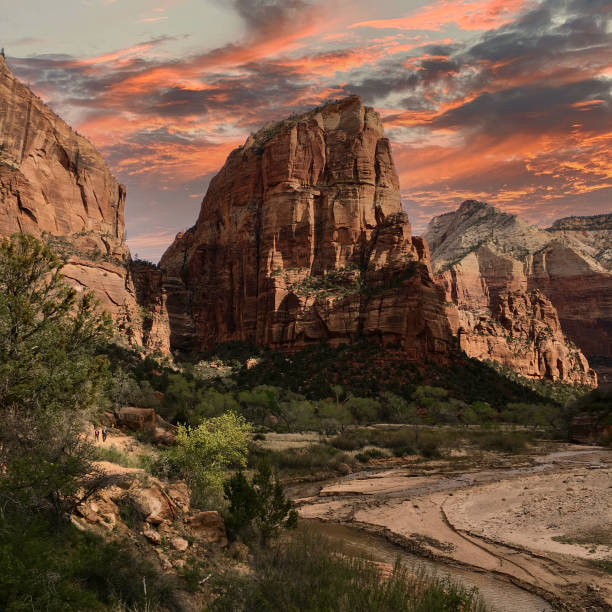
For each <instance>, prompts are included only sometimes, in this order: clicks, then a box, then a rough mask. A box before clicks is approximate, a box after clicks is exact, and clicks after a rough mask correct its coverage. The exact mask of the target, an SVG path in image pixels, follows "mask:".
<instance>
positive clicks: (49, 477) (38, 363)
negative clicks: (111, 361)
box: [0, 235, 110, 515]
mask: <svg viewBox="0 0 612 612" xmlns="http://www.w3.org/2000/svg"><path fill="white" fill-rule="evenodd" d="M61 266H62V262H61V261H60V260H59V259H58V257H57V256H56V255H54V253H53V252H52V251H51V250H50V248H49V247H48V246H46V245H44V244H42V243H41V242H39V241H38V240H36V239H35V238H32V237H30V236H25V235H15V236H13V237H12V238H10V239H3V240H2V241H1V242H0V465H2V466H3V469H2V470H0V501H1V502H2V503H3V504H8V505H9V506H11V507H19V508H22V509H26V510H27V509H37V510H51V511H53V512H55V513H56V514H57V515H62V514H64V513H66V512H69V511H70V510H71V509H72V508H73V507H74V506H75V504H76V503H77V502H78V498H79V497H80V495H88V494H90V493H91V491H92V490H93V489H95V487H96V486H98V485H99V484H100V483H101V482H102V481H103V480H104V479H103V478H102V476H101V475H100V474H98V473H96V472H95V470H92V463H91V462H92V459H93V458H94V449H93V447H92V445H90V444H89V443H88V442H87V441H86V440H85V439H84V438H83V437H82V436H81V435H80V432H81V430H82V427H83V418H84V416H85V414H86V410H87V409H88V408H90V407H92V406H93V405H94V403H95V402H96V400H97V399H98V398H99V397H100V394H101V391H102V389H103V386H104V384H105V381H106V379H107V360H106V358H104V357H100V356H96V352H97V351H98V350H99V348H100V347H101V346H103V345H104V344H105V343H106V342H107V341H108V338H109V336H110V321H109V317H108V316H107V315H104V314H100V313H98V312H97V311H96V303H95V300H94V298H93V294H91V293H85V294H82V295H81V296H80V297H77V294H76V292H75V291H74V290H73V289H71V288H70V287H68V286H67V285H66V284H65V283H64V282H63V279H62V276H61V274H60V268H61Z"/></svg>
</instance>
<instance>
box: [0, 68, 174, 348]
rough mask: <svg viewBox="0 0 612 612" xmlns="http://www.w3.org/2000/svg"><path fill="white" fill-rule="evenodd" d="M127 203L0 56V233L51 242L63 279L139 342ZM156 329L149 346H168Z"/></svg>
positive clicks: (86, 148) (97, 161) (94, 156)
mask: <svg viewBox="0 0 612 612" xmlns="http://www.w3.org/2000/svg"><path fill="white" fill-rule="evenodd" d="M124 206H125V188H124V187H123V185H119V184H117V182H116V181H115V179H114V178H113V176H112V175H111V173H110V170H109V169H108V167H107V166H106V164H105V163H104V160H103V159H102V157H101V155H100V154H99V153H98V152H97V151H96V149H95V148H94V147H93V145H92V144H91V143H90V142H89V141H88V140H87V139H85V138H83V137H82V136H80V135H79V134H77V133H76V132H74V131H73V130H72V129H71V128H70V127H69V126H68V125H67V124H66V123H65V122H64V121H62V120H61V119H60V118H59V117H58V116H57V115H56V114H55V113H54V112H53V111H51V110H50V109H49V108H48V107H47V106H45V104H44V103H43V102H42V101H41V100H40V99H39V98H38V97H36V96H35V95H34V94H33V93H32V92H31V91H30V90H29V89H28V88H27V87H25V86H24V85H23V84H22V83H20V82H19V81H18V80H17V79H16V78H15V77H14V76H13V74H12V73H11V71H10V69H9V68H8V66H7V64H6V62H5V60H4V58H3V57H1V56H0V235H11V234H13V233H15V232H25V233H28V234H32V235H35V236H38V237H42V238H44V239H45V240H46V241H47V242H49V243H51V244H52V246H54V248H55V249H56V250H57V251H59V252H60V253H62V254H63V255H64V256H65V257H66V259H67V263H66V265H65V266H64V268H63V270H62V272H63V274H64V276H65V277H66V279H67V280H68V281H69V282H71V283H72V284H73V285H74V286H75V287H76V288H77V289H79V290H83V289H90V290H93V291H94V292H95V293H96V294H97V296H98V298H99V299H100V302H101V304H102V306H103V307H104V308H105V309H106V310H107V311H109V312H110V313H111V314H112V315H113V317H114V319H115V321H116V324H117V327H118V328H119V329H120V330H121V331H122V332H123V334H124V335H126V336H127V337H128V338H130V340H131V341H132V342H134V343H136V344H143V342H144V343H146V342H147V340H148V338H144V340H143V329H142V323H143V322H142V317H141V308H140V306H139V305H138V303H137V300H136V293H135V289H134V285H133V282H132V278H131V274H130V270H129V263H130V255H129V250H128V247H127V245H126V243H125V240H124V219H123V214H124ZM152 323H153V322H152ZM151 327H153V325H151ZM157 336H159V337H157ZM157 336H156V334H155V333H149V337H150V338H154V339H155V342H149V346H151V347H152V346H153V345H154V344H155V343H156V342H157V343H159V345H160V348H164V346H167V341H165V343H164V340H163V334H161V335H159V334H158V335H157Z"/></svg>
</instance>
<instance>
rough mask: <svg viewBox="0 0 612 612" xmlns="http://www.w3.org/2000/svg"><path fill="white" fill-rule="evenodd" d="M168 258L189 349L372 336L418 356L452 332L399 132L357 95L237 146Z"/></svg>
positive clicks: (182, 340) (181, 334) (165, 264)
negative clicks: (401, 173) (409, 209)
mask: <svg viewBox="0 0 612 612" xmlns="http://www.w3.org/2000/svg"><path fill="white" fill-rule="evenodd" d="M160 267H161V269H162V271H163V276H164V288H165V291H166V294H167V307H168V311H169V315H170V321H171V330H172V332H171V333H172V337H171V345H172V347H173V348H176V349H179V350H184V351H188V350H203V349H206V348H209V347H212V346H213V345H214V344H216V343H218V342H224V341H229V340H239V341H245V342H254V343H257V344H263V345H267V346H270V347H274V348H279V349H289V350H293V349H297V348H299V347H302V346H304V345H306V344H308V343H312V342H319V341H327V342H330V343H331V344H337V343H340V342H346V341H348V340H350V339H353V338H358V337H364V336H365V337H369V338H374V339H376V340H379V341H381V342H393V343H396V344H399V345H401V346H403V347H404V348H405V350H406V354H407V355H408V356H409V357H411V358H414V359H417V358H421V357H423V356H425V355H445V354H447V353H448V351H449V348H450V345H451V341H452V338H451V334H450V330H449V326H448V322H447V320H446V317H445V313H444V305H443V297H442V292H441V290H440V289H439V288H438V287H437V286H436V284H435V283H434V282H433V279H432V277H431V270H430V265H429V254H428V250H427V248H426V246H425V244H424V242H423V241H422V240H421V239H420V238H416V237H412V236H411V231H410V225H409V223H408V221H407V219H406V217H405V215H404V213H403V212H402V209H401V202H400V195H399V184H398V179H397V175H396V172H395V168H394V166H393V159H392V156H391V148H390V145H389V141H388V140H387V139H386V138H385V137H384V134H383V128H382V124H381V121H380V119H379V117H378V115H377V114H376V113H375V112H374V110H373V109H371V108H367V107H365V106H364V105H363V104H362V102H361V100H360V99H359V98H357V97H350V98H347V99H345V100H342V101H340V102H336V103H332V104H328V105H326V106H324V107H322V108H319V109H316V110H314V111H311V112H309V113H307V114H304V115H302V116H300V117H293V118H290V119H288V120H285V121H282V122H280V123H275V124H270V125H268V126H266V127H265V128H264V129H263V130H261V131H260V132H258V133H257V134H255V135H253V136H251V137H250V138H249V139H248V140H247V141H246V143H245V145H244V146H242V147H240V148H239V149H236V150H235V151H233V152H232V153H231V154H230V156H229V157H228V159H227V162H226V163H225V165H224V167H223V168H222V169H221V171H220V172H219V174H218V175H217V176H216V177H215V178H214V179H213V180H212V182H211V184H210V187H209V189H208V192H207V194H206V196H205V198H204V200H203V202H202V207H201V210H200V214H199V217H198V220H197V223H196V225H195V226H194V227H193V228H191V229H190V230H188V231H187V232H185V233H183V234H180V235H179V236H177V238H176V240H175V242H174V244H173V245H171V247H170V248H169V249H168V250H167V252H166V253H165V254H164V256H163V257H162V260H161V262H160Z"/></svg>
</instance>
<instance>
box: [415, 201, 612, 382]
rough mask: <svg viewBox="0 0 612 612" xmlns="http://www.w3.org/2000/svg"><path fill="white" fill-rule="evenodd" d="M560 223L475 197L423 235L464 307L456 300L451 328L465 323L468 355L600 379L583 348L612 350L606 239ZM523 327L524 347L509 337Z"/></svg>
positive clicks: (532, 372) (556, 375) (449, 290)
mask: <svg viewBox="0 0 612 612" xmlns="http://www.w3.org/2000/svg"><path fill="white" fill-rule="evenodd" d="M554 227H555V226H553V228H551V230H549V231H545V230H540V229H538V228H536V227H535V226H532V225H530V224H529V223H527V222H526V221H524V220H522V219H520V218H519V217H517V216H516V215H511V214H507V213H503V212H501V211H500V210H498V209H496V208H494V207H492V206H489V205H487V204H483V203H481V202H474V201H467V202H464V203H463V204H462V205H461V207H460V208H459V209H458V210H457V211H456V212H453V213H448V214H445V215H441V216H439V217H436V218H434V219H433V220H432V221H431V223H430V224H429V227H428V229H427V232H426V234H425V237H426V239H427V240H428V242H429V243H430V246H431V251H432V262H433V266H434V270H435V271H436V273H437V275H436V279H437V281H438V283H439V284H440V285H441V286H442V287H444V289H445V292H446V296H447V301H448V302H451V303H452V304H454V305H455V306H456V308H457V310H456V311H454V312H453V308H449V311H450V317H451V320H452V321H453V323H454V325H453V326H454V327H455V328H457V329H461V334H460V342H461V346H462V348H463V349H464V350H465V351H466V352H467V353H468V354H469V355H470V356H474V357H478V358H494V359H496V360H498V361H501V362H503V363H505V364H507V365H509V366H511V367H513V368H514V369H516V370H517V371H519V372H525V373H528V375H529V376H534V377H535V376H545V377H547V378H551V379H561V380H566V381H569V382H577V383H584V384H594V382H595V376H594V374H593V373H592V372H591V371H590V370H589V368H588V365H587V362H586V360H585V359H584V356H583V355H582V352H581V351H584V353H586V354H587V356H589V357H597V356H604V358H605V357H606V356H607V357H612V275H611V274H610V272H609V270H607V269H606V267H605V266H604V265H603V263H600V262H599V261H597V257H598V255H597V254H598V253H605V251H606V250H605V248H604V247H603V246H602V245H603V244H605V242H606V238H605V237H603V236H601V235H599V233H598V234H597V236H592V237H588V236H586V235H581V239H580V240H579V239H578V238H577V237H572V236H570V235H569V232H570V231H581V232H583V231H587V230H569V229H567V227H565V226H563V227H561V226H560V227H558V229H554ZM595 227H596V228H597V229H595V230H593V231H596V232H604V233H605V232H606V231H607V232H608V237H607V241H608V243H609V242H610V238H611V237H610V230H605V228H601V226H600V225H599V224H595ZM561 232H564V233H565V235H564V236H560V235H559V234H560V233H561ZM587 243H588V244H589V245H590V246H589V248H586V247H585V244H587ZM534 291H536V292H537V293H534ZM508 300H510V301H511V302H512V304H514V307H509V306H508V304H509V302H508ZM519 305H520V308H519ZM517 308H518V310H517ZM556 311H558V317H557V312H556ZM521 313H522V314H521ZM521 317H526V319H525V320H524V321H522V322H521V321H520V320H519V319H520V318H521ZM511 321H513V322H511ZM559 321H560V325H559ZM509 329H512V330H514V331H513V333H512V334H509V333H508V330H509ZM542 329H544V330H545V331H546V333H545V334H544V335H542V333H540V331H541V330H542ZM547 330H550V331H547ZM517 332H518V337H519V338H522V340H521V343H522V344H523V345H522V346H519V344H517V342H516V341H515V340H510V341H508V342H506V340H507V338H506V336H509V337H511V338H516V337H517V336H516V334H517ZM563 332H565V334H567V336H568V338H569V340H567V339H565V338H564V335H563ZM485 338H486V339H485ZM527 341H528V342H527ZM526 342H527V343H528V344H529V346H527V345H526V344H525V343H526ZM576 347H579V349H580V350H577V349H576Z"/></svg>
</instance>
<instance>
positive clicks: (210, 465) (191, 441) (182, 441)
mask: <svg viewBox="0 0 612 612" xmlns="http://www.w3.org/2000/svg"><path fill="white" fill-rule="evenodd" d="M250 432H251V426H250V425H249V424H248V423H247V422H246V421H245V419H244V418H243V417H242V416H239V415H236V414H235V413H233V412H226V413H224V414H222V415H220V416H218V417H213V418H211V419H206V420H204V421H202V423H201V424H200V425H198V426H197V427H189V426H184V425H180V426H179V428H178V431H177V435H176V446H175V447H173V448H171V449H170V450H168V451H166V455H167V456H168V457H169V459H170V461H171V462H172V464H173V465H174V466H176V468H178V470H179V472H180V473H181V475H182V477H183V478H184V479H185V480H186V481H187V482H188V483H189V484H190V485H191V487H192V489H194V490H195V492H196V495H202V496H204V495H206V494H207V493H211V494H214V493H220V491H221V490H222V488H223V474H224V470H225V469H226V468H228V467H230V466H238V467H245V466H246V461H247V454H248V440H249V434H250Z"/></svg>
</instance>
